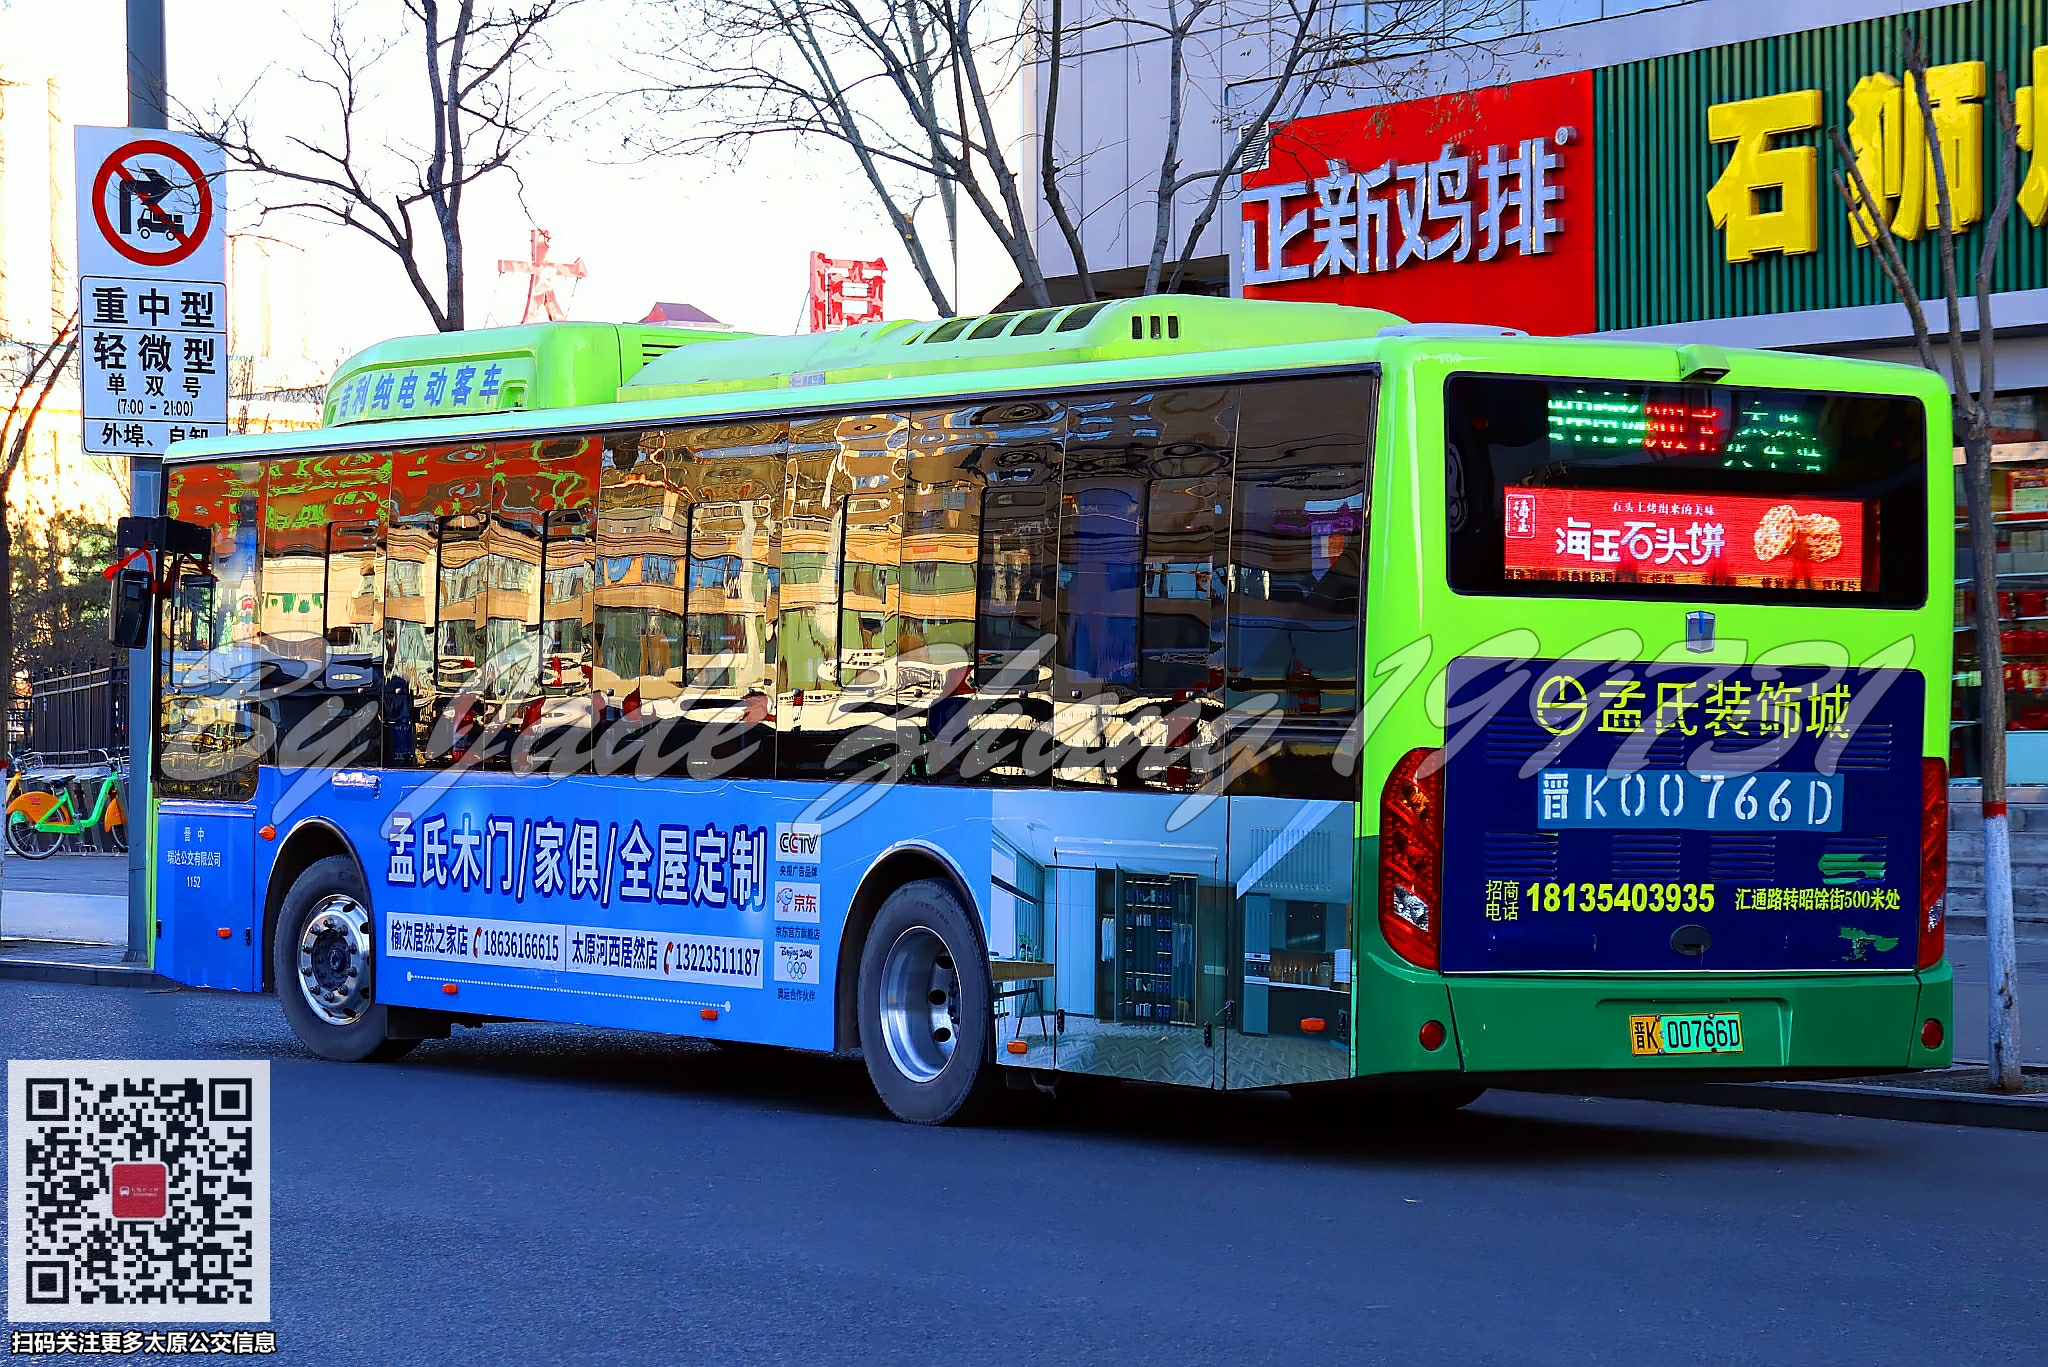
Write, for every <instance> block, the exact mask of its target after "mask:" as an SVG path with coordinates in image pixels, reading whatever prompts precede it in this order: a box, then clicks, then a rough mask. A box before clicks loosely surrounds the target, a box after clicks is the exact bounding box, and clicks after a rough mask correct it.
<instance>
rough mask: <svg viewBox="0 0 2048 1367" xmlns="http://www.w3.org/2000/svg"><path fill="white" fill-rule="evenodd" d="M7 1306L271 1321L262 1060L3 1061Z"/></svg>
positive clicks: (75, 1318) (266, 1067)
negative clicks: (5, 1079) (4, 1090)
mask: <svg viewBox="0 0 2048 1367" xmlns="http://www.w3.org/2000/svg"><path fill="white" fill-rule="evenodd" d="M7 1229H8V1236H9V1237H8V1240H7V1316H8V1318H9V1319H12V1320H14V1321H16V1322H17V1323H21V1322H60V1323H72V1322H80V1321H96V1322H101V1323H105V1322H113V1323H120V1324H143V1323H155V1322H163V1321H195V1320H197V1321H209V1322H238V1323H239V1322H254V1323H267V1322H268V1321H269V1319H270V1064H269V1063H268V1062H267V1061H251V1062H238V1063H221V1062H182V1063H181V1062H137V1061H120V1060H100V1061H90V1062H56V1061H45V1060H27V1061H24V1060H20V1059H16V1060H12V1061H10V1062H9V1063H8V1065H7Z"/></svg>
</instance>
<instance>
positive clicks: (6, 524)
mask: <svg viewBox="0 0 2048 1367" xmlns="http://www.w3.org/2000/svg"><path fill="white" fill-rule="evenodd" d="M77 354H78V313H77V311H76V310H73V311H72V314H71V316H70V317H69V318H67V319H65V321H64V325H63V327H62V328H60V329H59V330H58V333H57V336H56V337H55V338H53V339H52V340H51V342H50V344H49V345H48V346H46V347H37V348H34V349H33V351H32V354H31V355H30V357H29V361H28V368H27V370H26V371H25V372H24V373H23V374H22V377H21V382H20V383H19V384H18V385H16V386H15V390H14V402H13V403H12V404H11V405H9V407H8V409H7V417H6V419H5V420H4V421H0V452H4V453H5V456H4V458H0V589H4V590H5V592H0V700H4V705H5V706H7V707H11V706H13V704H14V522H13V519H12V517H11V516H9V514H8V509H7V501H8V498H9V496H10V495H11V494H12V493H13V491H14V476H15V473H16V472H17V471H18V470H20V469H21V462H22V460H23V458H24V457H26V456H27V455H28V442H29V437H30V435H31V434H33V433H34V431H35V428H36V420H37V419H38V418H40V417H41V416H42V412H43V405H44V404H45V403H46V402H48V401H49V398H50V394H51V392H52V391H53V390H55V389H56V387H57V385H58V384H59V383H60V382H61V381H62V380H63V378H64V373H65V371H66V370H67V369H68V368H69V367H70V365H71V359H72V357H74V356H76V355H77ZM24 402H26V405H27V407H26V411H24V408H23V404H24ZM6 749H7V739H6V736H5V735H4V727H0V755H4V754H5V752H6Z"/></svg>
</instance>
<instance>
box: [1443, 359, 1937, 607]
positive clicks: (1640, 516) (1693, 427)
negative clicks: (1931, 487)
mask: <svg viewBox="0 0 2048 1367" xmlns="http://www.w3.org/2000/svg"><path fill="white" fill-rule="evenodd" d="M1444 418H1445V427H1446V437H1447V443H1446V460H1447V462H1448V468H1447V469H1446V471H1445V493H1446V509H1445V512H1446V520H1447V530H1448V538H1447V539H1448V545H1449V571H1450V581H1451V587H1452V588H1453V589H1455V590H1457V591H1458V592H1460V593H1483V594H1506V595H1515V596H1557V597H1574V598H1611V597H1626V598H1650V599H1683V600H1685V601H1688V602H1715V601H1722V602H1786V603H1799V602H1806V603H1831V604H1836V605H1850V604H1854V605H1858V606H1883V607H1917V606H1919V605H1920V604H1921V603H1923V602H1925V601H1926V595H1927V501H1926V500H1927V488H1926V485H1927V454H1926V448H1927V440H1926V437H1927V419H1926V414H1925V411H1924V409H1923V408H1922V406H1921V404H1920V402H1919V401H1918V400H1917V399H1910V398H1900V397H1896V396H1882V395H1859V394H1826V393H1817V392H1812V391H1805V390H1786V389H1742V388H1736V387H1733V386H1727V385H1655V384H1634V383H1627V382H1617V381H1612V380H1573V379H1528V378H1523V377H1519V376H1517V377H1507V376H1473V375H1463V376H1455V377H1453V378H1452V379H1451V380H1450V381H1449V382H1448V383H1447V385H1446V388H1445V394H1444Z"/></svg>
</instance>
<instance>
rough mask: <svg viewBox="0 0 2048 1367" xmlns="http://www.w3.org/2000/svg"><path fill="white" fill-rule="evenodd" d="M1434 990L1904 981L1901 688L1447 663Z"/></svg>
mask: <svg viewBox="0 0 2048 1367" xmlns="http://www.w3.org/2000/svg"><path fill="white" fill-rule="evenodd" d="M1448 688H1449V692H1448V695H1447V696H1448V713H1447V718H1448V720H1447V725H1446V728H1445V731H1446V737H1447V742H1446V751H1447V754H1448V761H1447V764H1446V768H1445V775H1444V781H1445V788H1444V797H1445V813H1446V819H1445V830H1444V869H1445V875H1444V921H1443V964H1444V969H1445V971H1446V972H1454V973H1473V972H1512V971H1526V970H1545V969H1548V970H1572V969H1580V970H1595V971H1618V972H1632V971H1643V970H1684V969H1707V970H1713V969H1725V970H1740V971H1755V970H1770V969H1874V968H1911V967H1912V966H1913V961H1914V956H1915V952H1916V939H1915V937H1916V933H1917V929H1918V917H1919V897H1920V766H1921V756H1920V748H1921V747H1920V736H1921V729H1922V709H1923V705H1924V696H1925V681H1924V680H1923V679H1922V677H1921V676H1920V675H1919V674H1918V673H1916V672H1913V671H1907V670H1860V669H1834V670H1830V669H1821V668H1795V667H1790V666H1786V667H1773V666H1764V665H1755V666H1733V665H1711V666H1710V665H1702V664H1692V663H1676V662H1671V663H1649V664H1644V663H1621V664H1615V663H1612V662H1609V661H1584V660H1497V659H1480V658H1472V659H1463V660H1459V661H1456V662H1455V663H1453V665H1452V666H1451V671H1450V679H1449V685H1448Z"/></svg>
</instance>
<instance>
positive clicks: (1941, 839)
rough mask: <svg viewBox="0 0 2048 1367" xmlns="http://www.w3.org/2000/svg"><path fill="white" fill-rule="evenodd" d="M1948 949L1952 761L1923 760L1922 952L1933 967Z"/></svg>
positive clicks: (1924, 963) (1918, 960)
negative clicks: (1949, 800) (1949, 805)
mask: <svg viewBox="0 0 2048 1367" xmlns="http://www.w3.org/2000/svg"><path fill="white" fill-rule="evenodd" d="M1947 951H1948V762H1947V761H1946V760H1939V759H1923V760H1921V761H1920V952H1919V954H1918V955H1916V956H1915V958H1914V966H1915V967H1917V968H1932V967H1934V966H1935V965H1936V964H1938V963H1940V962H1941V956H1942V955H1943V954H1944V953H1946V952H1947Z"/></svg>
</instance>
